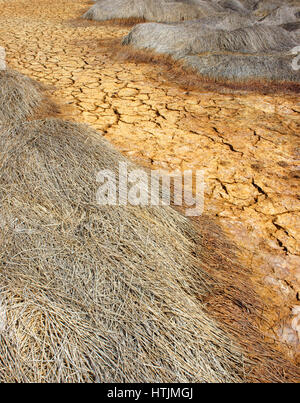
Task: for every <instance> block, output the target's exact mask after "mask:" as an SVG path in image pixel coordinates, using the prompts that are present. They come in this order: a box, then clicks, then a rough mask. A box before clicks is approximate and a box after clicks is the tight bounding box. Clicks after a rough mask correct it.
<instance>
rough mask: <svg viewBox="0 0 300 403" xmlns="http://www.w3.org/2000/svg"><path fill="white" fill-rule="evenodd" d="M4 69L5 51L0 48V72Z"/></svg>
mask: <svg viewBox="0 0 300 403" xmlns="http://www.w3.org/2000/svg"><path fill="white" fill-rule="evenodd" d="M5 69H6V62H5V49H4V48H2V47H1V46H0V71H1V70H5Z"/></svg>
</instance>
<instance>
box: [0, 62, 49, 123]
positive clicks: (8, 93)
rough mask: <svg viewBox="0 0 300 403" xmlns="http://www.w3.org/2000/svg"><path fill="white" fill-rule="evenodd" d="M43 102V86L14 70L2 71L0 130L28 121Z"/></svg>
mask: <svg viewBox="0 0 300 403" xmlns="http://www.w3.org/2000/svg"><path fill="white" fill-rule="evenodd" d="M43 101H45V95H44V94H43V87H42V85H41V84H39V83H37V82H36V81H34V80H32V79H30V78H29V77H26V76H24V75H22V74H20V73H18V72H16V71H13V70H9V69H7V70H2V71H0V128H1V127H3V126H4V127H5V126H8V125H14V124H17V123H19V122H20V121H22V120H24V119H28V118H29V117H30V116H32V115H33V114H34V112H35V111H36V109H37V108H39V107H40V105H41V103H43Z"/></svg>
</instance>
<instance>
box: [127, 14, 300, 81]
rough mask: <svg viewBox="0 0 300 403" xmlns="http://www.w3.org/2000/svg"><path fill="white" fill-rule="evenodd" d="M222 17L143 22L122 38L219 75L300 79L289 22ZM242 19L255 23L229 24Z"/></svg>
mask: <svg viewBox="0 0 300 403" xmlns="http://www.w3.org/2000/svg"><path fill="white" fill-rule="evenodd" d="M218 18H219V16H217V17H216V16H214V17H210V18H208V19H207V20H205V19H203V20H199V21H195V22H191V23H181V24H157V23H147V24H139V25H137V26H135V27H134V28H133V29H132V30H131V32H130V33H129V34H128V35H127V36H126V37H125V38H124V39H123V42H122V43H123V45H131V46H134V47H135V48H137V49H145V50H151V51H155V52H157V53H161V54H166V55H171V56H172V57H173V58H174V59H176V60H180V61H183V62H184V65H186V66H187V67H192V68H193V69H196V71H198V72H199V73H201V74H203V75H205V76H206V77H209V78H213V79H220V78H226V79H227V78H228V79H231V80H235V81H239V80H252V79H263V80H285V81H293V82H299V81H300V77H299V72H298V71H295V70H293V69H292V59H293V56H292V55H290V51H291V49H293V48H294V47H295V46H297V44H298V41H297V36H296V34H294V33H293V32H289V31H288V30H287V29H286V28H285V27H279V26H276V27H273V26H265V25H257V24H255V23H254V22H253V20H252V19H249V18H247V17H246V18H245V19H243V21H240V17H239V16H238V17H235V18H233V19H232V18H231V19H228V17H224V16H222V17H221V19H220V20H219V22H218ZM214 20H215V23H214ZM239 21H240V23H242V24H245V25H247V24H249V25H250V24H251V26H243V27H240V28H238V29H233V30H230V29H228V28H230V26H234V24H238V23H239ZM222 24H223V26H222Z"/></svg>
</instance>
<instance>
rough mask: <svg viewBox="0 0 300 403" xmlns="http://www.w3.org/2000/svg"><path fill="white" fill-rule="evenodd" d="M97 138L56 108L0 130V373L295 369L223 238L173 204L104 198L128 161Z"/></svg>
mask: <svg viewBox="0 0 300 403" xmlns="http://www.w3.org/2000/svg"><path fill="white" fill-rule="evenodd" d="M96 137H97V133H95V132H94V131H92V130H90V129H89V128H88V127H86V126H83V125H78V124H75V123H68V122H64V121H62V120H57V119H47V120H38V121H31V122H25V123H23V124H21V125H19V126H15V127H13V128H11V129H8V130H3V131H2V132H1V133H0V168H1V169H0V186H1V194H0V198H1V200H0V245H1V247H0V255H1V260H0V290H1V308H2V312H3V310H4V311H5V320H3V315H2V326H1V329H0V380H1V381H2V382H3V381H5V382H33V381H41V382H83V381H85V382H89V381H91V382H95V381H99V382H109V381H110V382H112V381H113V382H118V381H119V382H124V381H126V382H154V381H162V382H174V381H178V382H182V381H198V382H242V381H284V380H290V381H296V379H297V376H299V372H298V370H297V369H295V368H293V367H292V365H290V364H289V363H287V362H285V361H284V360H283V359H281V358H280V357H278V354H276V352H274V351H273V350H272V349H270V348H269V347H268V346H267V345H266V344H264V343H263V342H262V338H260V337H259V335H258V333H256V331H255V329H252V330H251V328H250V327H249V326H248V325H247V320H246V319H245V318H246V317H250V316H251V313H250V312H251V311H253V310H254V311H255V304H256V303H255V299H253V297H252V296H251V295H250V294H249V293H247V291H243V287H244V286H243V283H239V285H238V286H237V284H236V282H235V281H236V280H235V278H236V275H237V273H238V272H239V271H240V268H234V266H232V267H231V266H229V268H230V269H231V268H232V270H229V272H228V273H227V272H226V270H227V268H228V264H229V263H228V262H227V260H226V259H225V260H224V259H221V260H220V257H219V258H217V257H216V256H217V255H218V254H217V253H216V250H218V241H216V240H215V242H214V243H212V241H209V244H210V245H211V246H212V247H213V248H212V249H211V250H210V251H209V250H208V249H209V245H206V247H204V248H203V250H202V249H201V248H200V250H199V245H200V244H201V237H200V234H199V233H198V231H197V229H196V227H195V226H193V225H192V224H191V223H190V222H189V221H187V219H186V218H185V217H183V216H182V215H181V214H179V213H178V212H176V211H175V210H173V209H172V208H171V207H164V208H148V207H146V208H140V207H134V206H128V207H111V206H102V207H101V206H98V205H97V204H96V201H95V194H96V191H97V183H96V180H95V179H96V173H97V171H98V170H100V169H110V170H112V171H113V172H116V171H117V168H118V163H119V162H120V161H124V162H125V161H126V160H125V158H124V157H122V156H121V154H119V153H118V152H117V151H115V150H114V149H113V148H112V147H111V146H110V145H109V144H108V143H107V142H105V141H104V140H99V138H96ZM127 162H128V161H127ZM128 165H129V169H132V168H134V166H133V165H132V164H130V163H129V162H128ZM208 233H209V234H210V235H208V238H209V236H210V237H211V231H210V230H209V231H208ZM198 241H199V242H198ZM222 248H223V252H224V245H223V246H222ZM226 254H227V255H230V252H229V249H228V248H226V252H225V255H226ZM226 262H227V263H226ZM226 265H227V268H226ZM240 275H241V273H240ZM240 275H239V276H240ZM226 278H227V280H226ZM240 278H241V277H240ZM222 295H223V296H224V297H222ZM214 296H215V297H216V299H214ZM226 301H227V302H226ZM253 304H254V305H253ZM232 305H234V306H236V307H237V306H238V307H239V312H240V316H238V315H236V314H235V316H230V314H229V313H228V312H229V311H230V309H229V306H232ZM209 307H211V309H210V310H209ZM212 312H215V313H216V317H217V316H218V315H217V312H220V315H221V318H222V323H223V324H224V326H223V325H222V324H221V323H220V324H218V322H217V321H216V319H213V316H214V314H213V313H212ZM235 321H236V322H235ZM226 323H228V325H227V329H228V331H227V330H224V329H225V328H226V326H225V324H226ZM223 327H224V329H223ZM230 329H232V332H230ZM234 336H235V337H234ZM251 337H252V339H251ZM237 339H240V343H238V342H237V341H234V340H237ZM243 351H244V353H243Z"/></svg>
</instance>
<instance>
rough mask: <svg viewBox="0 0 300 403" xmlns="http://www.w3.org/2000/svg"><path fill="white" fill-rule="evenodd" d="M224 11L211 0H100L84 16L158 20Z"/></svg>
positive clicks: (177, 18) (191, 17)
mask: <svg viewBox="0 0 300 403" xmlns="http://www.w3.org/2000/svg"><path fill="white" fill-rule="evenodd" d="M220 11H222V8H221V7H220V6H218V5H214V4H213V3H211V2H209V1H205V0H202V1H199V2H197V4H195V2H193V1H189V0H185V1H176V0H175V1H172V0H170V1H169V0H110V1H107V0H99V1H98V2H97V3H95V4H94V5H93V6H92V7H91V8H90V9H89V10H88V11H87V12H86V13H85V14H84V15H83V18H87V19H90V20H96V21H105V20H112V19H141V20H147V21H157V22H176V21H184V20H193V19H197V18H201V17H204V16H208V15H212V14H215V13H217V12H220Z"/></svg>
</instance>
